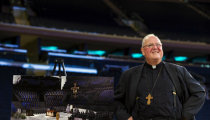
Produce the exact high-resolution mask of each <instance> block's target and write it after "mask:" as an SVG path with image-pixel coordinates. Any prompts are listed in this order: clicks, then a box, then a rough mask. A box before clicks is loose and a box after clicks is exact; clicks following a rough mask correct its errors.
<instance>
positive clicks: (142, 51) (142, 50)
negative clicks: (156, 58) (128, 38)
mask: <svg viewBox="0 0 210 120" xmlns="http://www.w3.org/2000/svg"><path fill="white" fill-rule="evenodd" d="M141 53H142V55H143V56H144V55H145V53H144V49H143V48H141Z"/></svg>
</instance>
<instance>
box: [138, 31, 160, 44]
mask: <svg viewBox="0 0 210 120" xmlns="http://www.w3.org/2000/svg"><path fill="white" fill-rule="evenodd" d="M150 37H156V38H158V37H157V36H156V35H154V34H148V35H146V36H145V37H144V38H143V39H142V44H141V47H143V46H144V43H145V41H146V40H148V38H150ZM158 39H159V38H158ZM159 40H160V39H159ZM160 42H161V41H160Z"/></svg>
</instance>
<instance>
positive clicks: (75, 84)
mask: <svg viewBox="0 0 210 120" xmlns="http://www.w3.org/2000/svg"><path fill="white" fill-rule="evenodd" d="M71 90H72V92H73V94H74V98H76V97H77V90H79V87H77V83H76V82H75V83H74V87H71Z"/></svg>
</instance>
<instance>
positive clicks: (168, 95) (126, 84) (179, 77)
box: [114, 34, 205, 120]
mask: <svg viewBox="0 0 210 120" xmlns="http://www.w3.org/2000/svg"><path fill="white" fill-rule="evenodd" d="M141 52H142V54H143V55H144V57H145V59H146V62H145V63H144V64H142V65H140V66H136V67H133V68H131V69H129V70H127V71H125V72H124V73H123V74H122V76H121V79H120V81H119V83H118V85H117V88H116V90H115V97H114V100H115V102H114V103H115V106H116V111H115V115H116V118H117V119H118V120H194V119H195V117H194V116H195V114H196V113H197V112H198V111H199V110H200V109H201V107H202V105H203V103H204V101H205V91H204V89H203V88H202V86H201V85H200V83H199V82H197V81H196V80H195V79H194V78H193V77H192V76H191V75H190V73H189V72H188V71H187V70H186V68H185V67H182V66H179V65H175V64H172V63H167V62H163V61H162V57H163V49H162V43H161V41H160V39H159V38H158V37H157V36H155V35H154V34H149V35H147V36H145V37H144V38H143V41H142V47H141Z"/></svg>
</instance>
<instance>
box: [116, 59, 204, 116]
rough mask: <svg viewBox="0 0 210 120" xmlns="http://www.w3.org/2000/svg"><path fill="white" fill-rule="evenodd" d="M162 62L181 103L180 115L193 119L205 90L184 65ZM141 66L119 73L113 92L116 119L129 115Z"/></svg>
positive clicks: (133, 103) (201, 102) (199, 107)
mask: <svg viewBox="0 0 210 120" xmlns="http://www.w3.org/2000/svg"><path fill="white" fill-rule="evenodd" d="M163 63H164V66H165V68H166V70H167V72H168V74H169V76H170V78H171V80H172V82H173V83H174V86H175V88H176V92H177V94H178V96H179V99H180V101H181V103H182V108H183V109H182V117H183V118H186V119H187V120H190V119H193V118H194V116H195V114H196V113H197V112H198V111H199V110H200V109H201V107H202V105H203V103H204V101H205V90H204V89H203V87H202V86H201V85H200V83H199V82H198V81H197V80H195V79H194V78H193V77H192V76H191V75H190V73H189V72H188V71H187V70H186V68H185V67H182V66H179V65H175V64H171V63H167V62H163ZM143 66H144V64H142V65H139V66H136V67H133V68H131V69H129V70H127V71H125V72H124V73H123V74H122V75H121V78H120V81H119V83H118V85H117V87H116V90H115V93H114V94H115V96H114V100H115V101H114V104H115V116H116V118H117V119H118V120H127V119H128V118H129V117H130V116H131V113H132V109H133V107H134V105H135V99H136V89H137V85H138V82H139V81H140V78H141V73H142V70H143Z"/></svg>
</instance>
